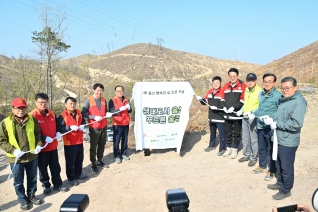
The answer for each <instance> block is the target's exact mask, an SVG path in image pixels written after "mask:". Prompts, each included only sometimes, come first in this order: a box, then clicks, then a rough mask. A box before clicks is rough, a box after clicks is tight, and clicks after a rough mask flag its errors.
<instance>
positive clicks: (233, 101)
mask: <svg viewBox="0 0 318 212" xmlns="http://www.w3.org/2000/svg"><path fill="white" fill-rule="evenodd" d="M245 88H246V85H245V84H244V82H242V81H241V80H237V81H236V83H235V84H234V86H233V87H232V84H231V82H228V83H226V84H225V85H224V86H223V92H222V99H221V106H222V108H223V107H226V108H227V109H229V108H231V107H234V111H239V110H240V109H241V108H242V106H243V105H244V92H245ZM224 118H225V119H238V117H237V116H236V114H235V113H231V114H224Z"/></svg>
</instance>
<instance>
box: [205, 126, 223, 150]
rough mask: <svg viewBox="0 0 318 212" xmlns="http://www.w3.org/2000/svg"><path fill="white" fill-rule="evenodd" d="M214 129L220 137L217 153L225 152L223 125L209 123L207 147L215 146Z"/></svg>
mask: <svg viewBox="0 0 318 212" xmlns="http://www.w3.org/2000/svg"><path fill="white" fill-rule="evenodd" d="M216 129H218V131H219V135H220V146H219V151H222V150H225V125H224V123H212V122H210V132H211V133H210V144H209V146H213V147H214V146H215V140H216Z"/></svg>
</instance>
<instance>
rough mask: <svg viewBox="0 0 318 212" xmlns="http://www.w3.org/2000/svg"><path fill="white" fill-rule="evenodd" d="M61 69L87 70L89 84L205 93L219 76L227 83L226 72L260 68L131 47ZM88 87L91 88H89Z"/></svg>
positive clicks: (150, 47)
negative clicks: (166, 85)
mask: <svg viewBox="0 0 318 212" xmlns="http://www.w3.org/2000/svg"><path fill="white" fill-rule="evenodd" d="M61 63H62V64H63V65H64V66H68V64H76V65H77V67H83V65H84V64H85V66H87V68H88V70H89V75H90V79H91V80H90V82H91V84H93V83H95V82H101V83H104V84H108V85H110V86H111V85H114V84H118V83H121V84H123V85H125V84H127V82H130V83H129V84H133V83H134V82H140V81H180V80H181V81H189V82H190V83H191V85H192V86H193V87H194V89H195V90H206V89H207V88H209V87H210V86H211V79H212V77H213V76H215V75H219V76H221V77H222V79H224V81H226V80H227V71H228V70H229V69H230V68H232V67H236V68H238V69H239V70H240V71H241V75H242V76H245V75H246V74H247V73H248V72H251V71H254V70H256V69H258V68H259V67H260V65H257V64H250V63H244V62H241V61H230V60H221V59H217V58H213V57H208V56H203V55H197V54H192V53H187V52H181V51H176V50H171V49H168V48H164V47H161V48H160V49H159V47H158V46H157V45H153V44H151V45H150V44H133V45H129V46H126V47H124V48H122V49H119V50H116V51H114V52H111V53H109V54H104V55H85V57H83V56H80V57H74V58H70V59H65V60H63V61H61ZM88 86H90V87H91V85H88Z"/></svg>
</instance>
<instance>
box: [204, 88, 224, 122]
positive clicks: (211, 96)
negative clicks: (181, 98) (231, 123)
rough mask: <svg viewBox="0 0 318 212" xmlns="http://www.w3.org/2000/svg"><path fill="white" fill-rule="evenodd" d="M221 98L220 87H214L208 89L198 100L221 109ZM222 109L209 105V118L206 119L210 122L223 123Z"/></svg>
mask: <svg viewBox="0 0 318 212" xmlns="http://www.w3.org/2000/svg"><path fill="white" fill-rule="evenodd" d="M221 99H222V88H219V89H217V90H214V88H212V89H210V90H209V91H208V92H207V94H206V95H205V97H204V99H202V101H200V103H201V104H202V105H206V103H207V104H208V105H209V106H215V107H217V108H219V109H223V107H221ZM223 115H224V111H223V110H212V109H211V108H210V107H209V118H208V121H209V122H212V123H224V122H225V121H224V117H223Z"/></svg>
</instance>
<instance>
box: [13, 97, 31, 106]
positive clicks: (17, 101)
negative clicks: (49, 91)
mask: <svg viewBox="0 0 318 212" xmlns="http://www.w3.org/2000/svg"><path fill="white" fill-rule="evenodd" d="M12 106H13V107H27V106H28V105H27V103H26V101H25V99H23V98H20V97H19V98H15V99H14V100H13V101H12Z"/></svg>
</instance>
